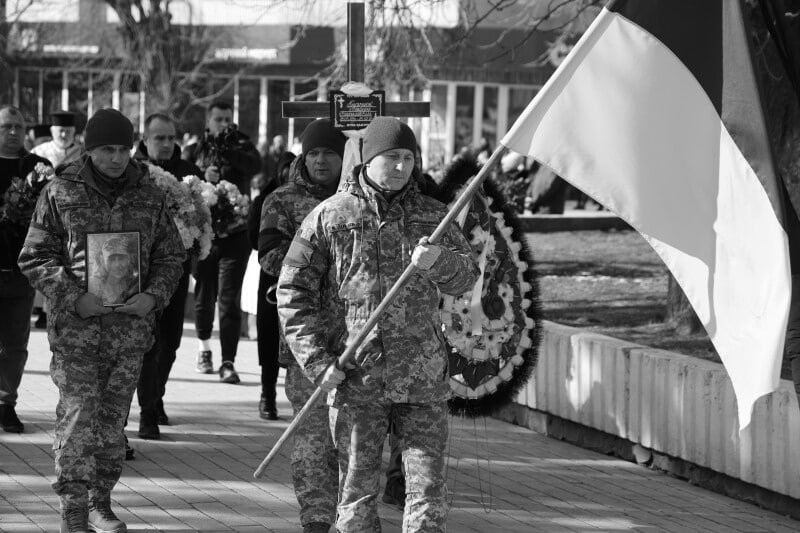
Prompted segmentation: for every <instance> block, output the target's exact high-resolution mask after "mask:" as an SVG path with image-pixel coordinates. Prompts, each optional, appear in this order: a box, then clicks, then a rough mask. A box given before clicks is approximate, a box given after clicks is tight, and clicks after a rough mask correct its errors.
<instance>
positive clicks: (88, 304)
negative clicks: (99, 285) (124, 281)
mask: <svg viewBox="0 0 800 533" xmlns="http://www.w3.org/2000/svg"><path fill="white" fill-rule="evenodd" d="M111 311H112V309H111V308H110V307H104V306H103V300H101V299H100V297H98V296H97V295H94V294H92V293H91V292H85V293H83V294H81V295H80V296H79V297H78V299H77V300H75V312H76V313H78V316H79V317H81V318H90V317H93V316H100V315H107V314H108V313H110V312H111Z"/></svg>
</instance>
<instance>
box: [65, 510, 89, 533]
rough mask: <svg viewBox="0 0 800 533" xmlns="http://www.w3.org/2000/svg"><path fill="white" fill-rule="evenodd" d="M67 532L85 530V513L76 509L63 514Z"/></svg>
mask: <svg viewBox="0 0 800 533" xmlns="http://www.w3.org/2000/svg"><path fill="white" fill-rule="evenodd" d="M64 518H65V519H66V521H67V525H68V526H69V530H70V531H72V530H75V531H81V530H83V529H86V513H84V511H83V509H80V508H78V507H75V508H70V509H67V510H66V511H65V512H64Z"/></svg>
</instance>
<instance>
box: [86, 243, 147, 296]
mask: <svg viewBox="0 0 800 533" xmlns="http://www.w3.org/2000/svg"><path fill="white" fill-rule="evenodd" d="M141 261H142V253H141V236H140V234H139V232H138V231H123V232H97V233H87V234H86V290H87V291H88V292H90V293H92V294H94V295H95V296H97V297H99V298H100V299H101V300H102V304H103V306H104V307H119V306H121V305H124V304H125V302H127V301H128V299H129V298H130V297H131V296H133V295H134V294H138V293H140V292H141V291H142V287H141V270H142V269H141Z"/></svg>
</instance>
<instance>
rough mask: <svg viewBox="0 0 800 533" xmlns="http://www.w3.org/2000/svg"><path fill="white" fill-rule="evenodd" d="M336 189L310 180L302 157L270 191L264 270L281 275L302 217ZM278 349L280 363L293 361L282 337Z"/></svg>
mask: <svg viewBox="0 0 800 533" xmlns="http://www.w3.org/2000/svg"><path fill="white" fill-rule="evenodd" d="M334 192H335V189H330V190H328V189H326V188H324V187H322V186H320V185H317V184H315V183H312V182H311V181H310V180H309V179H308V172H307V170H306V167H305V162H304V161H303V158H302V156H301V157H298V158H297V159H295V160H294V161H293V162H292V166H291V168H290V169H289V181H288V183H286V184H284V185H281V186H280V187H278V188H277V189H275V190H274V191H273V192H272V193H271V194H269V195H268V196H267V197H266V198H265V199H264V205H263V206H262V207H261V225H260V227H259V231H258V262H259V263H260V264H261V268H262V269H263V270H264V272H266V273H267V274H269V275H270V276H274V277H276V278H277V277H278V275H279V274H280V272H281V266H283V258H284V257H285V256H286V252H287V251H288V250H289V245H290V244H291V243H292V238H293V237H294V234H295V233H296V232H297V229H298V228H299V227H300V224H301V223H302V222H303V219H304V218H306V215H308V214H309V213H310V212H311V210H312V209H314V208H315V207H316V206H317V205H318V204H319V203H320V202H321V201H322V200H324V199H326V198H328V197H330V196H331V195H332V194H333V193H334ZM278 352H279V353H278V361H279V362H280V363H281V364H284V365H289V364H292V363H294V358H293V357H292V352H291V350H289V346H288V345H287V344H286V341H285V340H284V339H283V337H281V342H280V345H279V349H278Z"/></svg>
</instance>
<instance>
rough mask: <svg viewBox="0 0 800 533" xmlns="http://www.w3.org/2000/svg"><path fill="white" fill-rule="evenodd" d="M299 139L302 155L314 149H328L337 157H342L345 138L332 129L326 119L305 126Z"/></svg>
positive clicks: (339, 132)
mask: <svg viewBox="0 0 800 533" xmlns="http://www.w3.org/2000/svg"><path fill="white" fill-rule="evenodd" d="M300 139H302V141H303V154H304V155H305V154H307V153H308V152H309V150H313V149H314V148H329V149H331V150H333V151H334V152H336V153H337V154H339V157H343V156H344V145H345V143H346V142H347V138H346V137H345V136H344V134H343V133H342V132H341V131H339V130H337V129H336V128H334V127H333V125H332V124H331V121H330V120H329V119H327V118H320V119H317V120H315V121H314V122H312V123H311V124H309V125H308V126H306V129H305V130H304V131H303V133H302V134H301V135H300Z"/></svg>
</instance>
